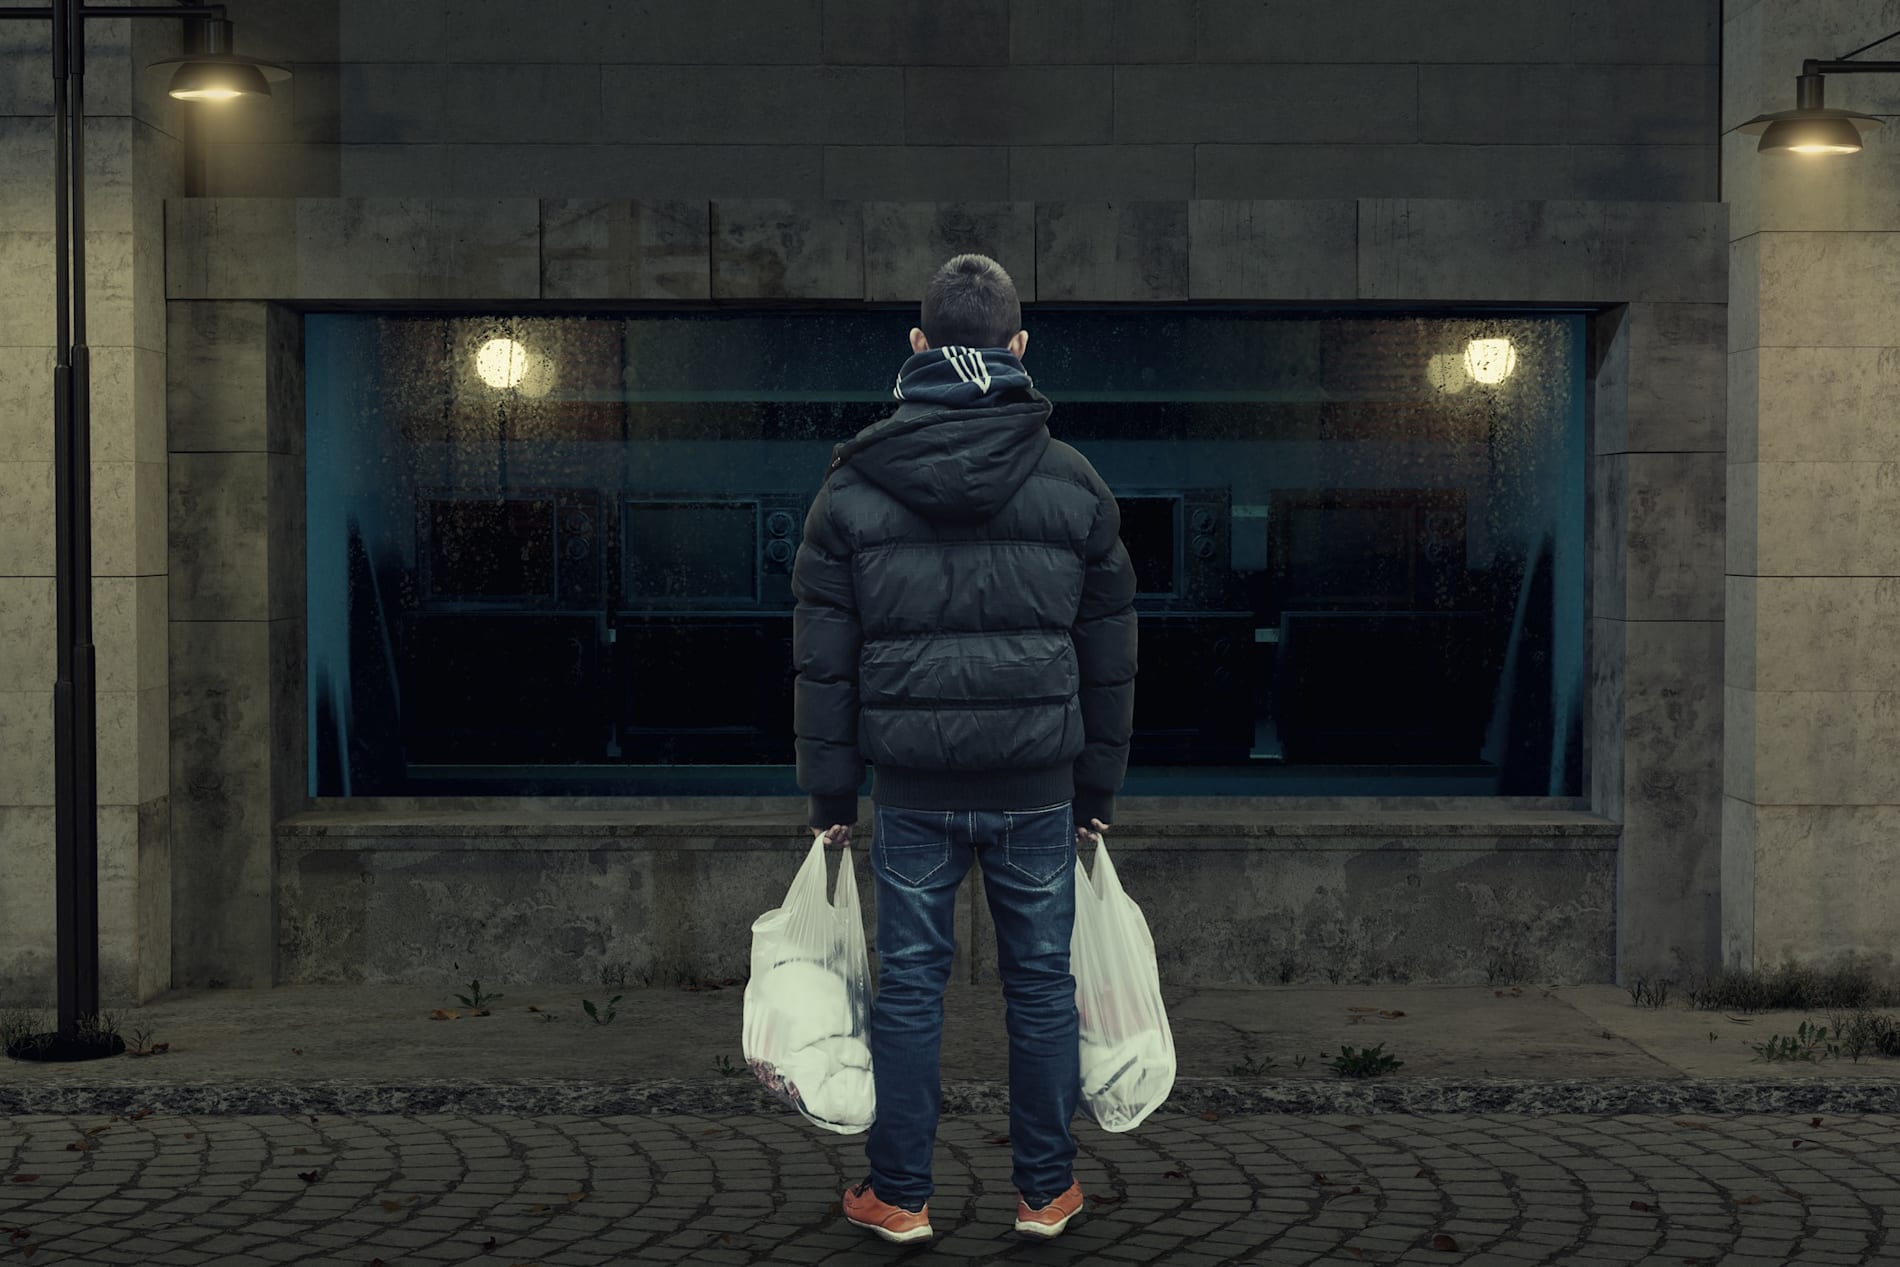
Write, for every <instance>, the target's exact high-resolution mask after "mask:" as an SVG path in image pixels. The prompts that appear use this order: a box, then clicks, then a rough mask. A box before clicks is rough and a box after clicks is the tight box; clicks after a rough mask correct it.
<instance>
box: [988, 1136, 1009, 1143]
mask: <svg viewBox="0 0 1900 1267" xmlns="http://www.w3.org/2000/svg"><path fill="white" fill-rule="evenodd" d="M990 1143H992V1144H1007V1143H1009V1136H1007V1135H992V1136H990Z"/></svg>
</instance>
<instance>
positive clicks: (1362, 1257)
mask: <svg viewBox="0 0 1900 1267" xmlns="http://www.w3.org/2000/svg"><path fill="white" fill-rule="evenodd" d="M1346 1252H1347V1253H1348V1254H1351V1255H1352V1256H1353V1257H1354V1258H1357V1259H1358V1260H1359V1261H1360V1262H1362V1263H1363V1262H1365V1261H1366V1251H1365V1250H1363V1249H1360V1248H1359V1247H1358V1246H1357V1245H1348V1246H1346Z"/></svg>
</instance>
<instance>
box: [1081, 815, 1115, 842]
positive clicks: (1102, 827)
mask: <svg viewBox="0 0 1900 1267" xmlns="http://www.w3.org/2000/svg"><path fill="white" fill-rule="evenodd" d="M1089 822H1090V823H1092V824H1094V826H1095V832H1096V836H1095V840H1096V843H1097V844H1100V843H1101V839H1102V838H1101V835H1100V833H1102V832H1105V831H1107V830H1108V824H1107V823H1105V822H1103V821H1102V820H1101V819H1099V818H1091V819H1089ZM1089 834H1090V833H1089V829H1088V828H1087V827H1078V828H1076V829H1075V847H1076V848H1077V849H1080V848H1081V847H1082V846H1083V845H1084V844H1086V843H1088V838H1089Z"/></svg>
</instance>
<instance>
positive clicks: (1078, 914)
mask: <svg viewBox="0 0 1900 1267" xmlns="http://www.w3.org/2000/svg"><path fill="white" fill-rule="evenodd" d="M1069 970H1070V972H1071V973H1072V974H1073V975H1074V977H1075V1008H1076V1013H1077V1015H1078V1016H1079V1017H1080V1020H1081V1029H1082V1053H1081V1054H1082V1094H1081V1099H1080V1103H1081V1107H1082V1111H1083V1112H1084V1113H1086V1114H1088V1116H1089V1117H1090V1118H1091V1119H1092V1120H1093V1121H1094V1122H1095V1124H1096V1125H1098V1126H1100V1127H1101V1128H1102V1129H1103V1130H1105V1131H1131V1130H1133V1129H1134V1128H1135V1127H1137V1126H1139V1125H1141V1123H1142V1120H1143V1119H1144V1118H1146V1117H1147V1116H1148V1115H1149V1114H1150V1113H1152V1112H1154V1111H1155V1109H1157V1108H1159V1107H1160V1106H1161V1103H1162V1102H1163V1101H1164V1100H1166V1099H1167V1098H1168V1093H1169V1092H1170V1091H1172V1090H1173V1089H1174V1074H1175V1056H1174V1031H1173V1030H1172V1029H1171V1028H1169V1026H1168V1012H1167V1008H1166V1006H1165V1005H1164V1004H1163V1002H1162V999H1161V973H1160V969H1159V967H1158V966H1157V964H1156V962H1155V943H1154V936H1153V934H1151V933H1150V932H1149V931H1148V921H1147V918H1146V917H1145V916H1143V915H1142V913H1141V907H1140V906H1138V905H1136V903H1135V900H1134V899H1133V898H1131V897H1129V896H1128V894H1127V893H1126V892H1124V891H1123V890H1122V886H1121V881H1120V880H1119V879H1118V878H1117V877H1116V875H1115V864H1114V863H1113V862H1111V861H1109V857H1108V846H1107V845H1106V844H1105V843H1103V842H1102V839H1101V837H1100V835H1097V836H1096V846H1095V877H1094V879H1093V880H1091V879H1090V878H1089V874H1088V871H1087V870H1086V869H1084V867H1083V866H1082V860H1081V858H1079V857H1078V858H1077V859H1076V860H1075V930H1074V933H1073V934H1072V936H1071V937H1070V941H1069Z"/></svg>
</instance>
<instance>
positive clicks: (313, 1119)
mask: <svg viewBox="0 0 1900 1267" xmlns="http://www.w3.org/2000/svg"><path fill="white" fill-rule="evenodd" d="M316 1124H317V1115H316V1114H315V1113H312V1114H311V1115H310V1125H312V1126H315V1125H316Z"/></svg>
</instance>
